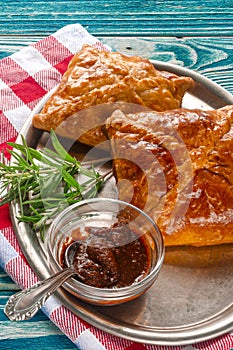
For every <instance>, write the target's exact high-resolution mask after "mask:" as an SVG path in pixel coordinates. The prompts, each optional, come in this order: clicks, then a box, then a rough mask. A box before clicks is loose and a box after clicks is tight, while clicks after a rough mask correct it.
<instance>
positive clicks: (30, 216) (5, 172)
mask: <svg viewBox="0 0 233 350" xmlns="http://www.w3.org/2000/svg"><path fill="white" fill-rule="evenodd" d="M21 138H22V144H18V143H13V142H9V143H8V145H9V146H10V147H12V149H9V150H8V152H9V153H10V155H11V157H12V161H11V163H10V164H7V163H6V162H5V161H4V156H3V154H2V161H1V162H0V198H1V200H0V205H4V204H6V203H10V202H11V201H13V200H15V199H17V200H18V202H19V206H20V214H19V216H18V218H17V219H18V220H19V221H22V222H27V223H30V224H31V225H32V227H33V229H34V230H35V231H36V230H38V231H39V232H40V234H41V237H42V239H43V238H44V232H45V227H46V224H47V223H48V221H49V220H50V219H51V218H52V217H54V216H55V215H57V214H58V213H59V212H60V211H62V210H63V209H64V208H65V207H67V206H68V205H70V204H73V203H75V202H77V201H80V200H82V199H84V198H91V197H95V196H96V195H97V193H98V191H99V190H100V188H101V187H102V185H103V182H104V178H105V175H102V176H101V175H100V174H99V173H98V172H97V171H96V170H95V169H94V167H92V168H91V169H88V168H86V167H83V166H82V165H81V163H80V162H79V161H78V160H77V159H76V158H74V157H72V156H71V155H70V154H69V153H68V152H67V151H66V150H65V149H64V148H63V146H62V145H61V143H60V142H59V140H58V138H57V136H56V134H55V132H54V131H53V130H51V142H52V146H53V148H54V150H52V149H49V148H44V149H42V150H35V149H34V148H31V147H28V146H27V144H26V141H25V139H24V137H23V136H21ZM79 175H82V182H81V183H80V182H79V181H78V176H79Z"/></svg>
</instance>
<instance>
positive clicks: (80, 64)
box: [32, 45, 194, 146]
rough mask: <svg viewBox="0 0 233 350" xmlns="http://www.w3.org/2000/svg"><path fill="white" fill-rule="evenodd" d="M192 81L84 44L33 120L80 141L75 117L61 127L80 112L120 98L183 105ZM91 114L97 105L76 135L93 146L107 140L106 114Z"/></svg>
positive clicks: (159, 107)
mask: <svg viewBox="0 0 233 350" xmlns="http://www.w3.org/2000/svg"><path fill="white" fill-rule="evenodd" d="M193 84H194V82H193V80H192V79H191V78H189V77H178V76H177V75H175V74H172V73H169V72H165V71H159V70H157V69H155V67H154V66H153V64H152V63H150V61H149V60H147V59H144V58H141V57H137V56H131V57H128V56H125V55H123V54H120V53H118V52H107V51H104V50H102V51H101V50H98V49H96V48H94V47H92V46H89V45H84V46H83V48H82V50H81V51H80V52H78V53H77V54H76V55H75V56H74V57H73V58H72V60H71V61H70V64H69V66H68V69H67V71H66V72H65V74H64V76H63V78H62V81H61V83H60V84H59V86H58V87H57V89H56V91H55V92H54V93H53V94H52V96H51V97H50V98H49V99H48V101H47V102H46V104H45V106H44V107H43V109H42V111H41V112H40V113H39V114H37V115H35V116H34V117H33V121H32V122H33V126H34V127H36V128H39V129H42V130H47V131H50V130H51V129H54V130H55V129H56V131H57V132H58V133H59V134H61V135H62V136H67V137H70V138H74V139H77V128H76V127H75V126H74V121H70V122H67V123H64V125H62V122H64V121H65V120H67V119H68V117H70V116H71V115H73V114H74V113H76V112H79V111H81V110H83V109H86V108H88V107H90V106H95V105H99V104H105V103H114V102H119V101H120V102H127V103H133V104H138V105H142V106H146V107H148V108H150V109H153V110H156V111H165V110H168V109H174V108H179V107H180V106H181V102H182V98H183V96H184V94H185V92H186V91H187V90H188V89H189V88H190V87H191V86H192V85H193ZM93 114H95V110H94V109H93V110H92V112H91V113H90V114H89V115H88V114H83V118H82V116H80V120H78V124H79V128H80V129H81V130H83V132H81V135H80V137H78V139H79V141H81V142H83V143H86V144H88V145H91V146H94V145H96V144H98V143H100V142H102V141H103V140H105V136H104V135H103V133H102V130H101V124H102V123H104V121H105V119H106V115H104V116H103V115H102V113H97V115H94V116H93ZM109 115H110V114H109ZM109 115H108V116H109ZM89 117H90V118H92V121H91V122H90V125H95V127H91V130H89ZM78 118H79V117H78ZM73 120H74V119H73ZM76 123H77V120H76ZM59 125H61V126H60V127H59V128H58V129H57V127H58V126H59ZM79 133H80V130H79Z"/></svg>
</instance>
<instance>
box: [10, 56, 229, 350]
mask: <svg viewBox="0 0 233 350" xmlns="http://www.w3.org/2000/svg"><path fill="white" fill-rule="evenodd" d="M153 63H154V65H155V67H156V68H157V69H161V70H167V71H170V72H173V73H175V74H177V75H183V76H190V77H192V78H193V79H194V80H195V82H196V84H195V87H194V88H192V90H191V91H190V92H189V93H188V94H186V96H185V98H184V100H183V107H187V108H201V109H212V108H214V109H215V108H220V107H223V106H225V105H227V104H233V96H232V95H230V94H229V93H228V92H226V91H225V90H224V89H223V88H221V87H220V86H218V85H217V84H215V83H213V82H212V81H210V80H209V79H207V78H205V77H203V76H201V75H200V74H198V73H195V72H193V71H190V70H188V69H185V68H182V67H178V66H174V65H171V64H167V63H162V62H157V61H153ZM50 94H51V93H50ZM50 94H48V95H47V96H46V97H45V98H44V99H43V100H42V101H41V102H40V103H39V104H38V106H37V107H36V108H35V110H34V111H33V112H32V114H31V115H30V116H29V118H28V119H27V121H26V123H25V125H24V127H23V128H22V130H21V133H20V134H22V135H24V137H25V139H26V141H27V144H28V145H29V146H31V147H34V148H38V147H43V145H44V144H43V142H44V141H43V139H46V137H47V136H46V134H47V133H43V132H41V131H40V130H36V129H35V128H33V127H32V125H31V119H32V116H33V114H35V113H38V112H39V111H40V110H41V108H42V106H43V104H44V103H45V101H46V100H47V98H48V97H49V96H50ZM17 142H19V143H20V142H21V139H20V137H18V139H17ZM112 186H114V184H112ZM18 211H19V206H18V203H12V204H11V216H12V221H13V225H14V228H15V232H16V235H17V238H18V241H19V243H20V246H21V249H22V251H23V253H24V255H25V257H26V259H27V260H28V263H29V265H30V266H31V267H32V269H33V270H34V271H35V273H36V274H37V275H38V276H39V278H41V279H44V278H46V277H48V276H49V275H50V271H49V268H48V265H47V260H46V252H45V251H44V247H43V243H42V242H41V241H40V238H39V237H38V236H37V235H35V234H33V233H32V232H31V229H30V227H29V226H28V225H27V224H25V223H18V221H17V219H16V216H17V213H18ZM56 295H57V297H58V298H59V299H60V300H61V302H62V303H64V305H65V306H66V307H68V308H69V309H70V310H71V311H72V312H74V313H75V314H76V315H78V316H79V317H80V318H82V319H83V320H85V321H87V322H89V323H90V324H92V325H94V326H96V327H98V328H100V329H102V330H104V331H106V332H108V333H111V334H113V335H117V336H120V337H123V338H126V339H129V340H133V341H137V342H141V343H148V344H156V345H186V344H192V343H197V342H200V341H204V340H207V339H211V338H214V337H217V336H219V335H222V334H224V333H226V332H229V331H230V330H232V329H233V246H232V245H230V244H229V245H220V246H213V247H202V248H194V247H180V248H175V247H173V248H167V249H166V254H165V262H164V266H163V267H162V270H161V273H160V275H159V278H158V280H157V282H156V283H155V284H154V285H153V286H152V287H151V288H150V289H149V290H148V291H147V292H146V294H145V295H143V296H142V297H140V298H139V299H137V300H134V301H131V302H128V303H126V304H123V305H118V306H111V307H109V306H108V307H105V306H103V307H102V306H93V305H89V304H87V303H84V302H82V301H80V300H79V299H78V298H76V297H75V296H74V295H72V294H70V293H69V292H68V291H67V289H64V288H60V289H59V290H58V292H57V293H56Z"/></svg>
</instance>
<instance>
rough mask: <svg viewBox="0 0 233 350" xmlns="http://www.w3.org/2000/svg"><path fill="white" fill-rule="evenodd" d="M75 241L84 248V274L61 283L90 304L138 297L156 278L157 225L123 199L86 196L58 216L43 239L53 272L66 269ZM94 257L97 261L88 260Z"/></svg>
mask: <svg viewBox="0 0 233 350" xmlns="http://www.w3.org/2000/svg"><path fill="white" fill-rule="evenodd" d="M75 240H78V241H79V242H80V247H81V248H82V249H84V250H85V251H83V250H82V255H81V256H78V257H77V261H78V262H79V265H78V266H79V269H80V271H81V272H80V273H82V276H81V277H79V276H77V277H76V276H75V277H72V278H70V279H69V280H68V281H66V282H65V283H64V284H63V287H64V288H65V289H66V290H67V291H69V292H70V293H72V294H73V295H75V296H76V297H78V298H79V299H81V300H84V301H86V302H89V303H92V304H97V305H115V304H120V303H124V302H127V301H129V300H132V299H135V298H137V297H139V296H140V295H142V294H143V293H145V291H146V290H147V289H148V288H149V287H150V286H151V285H152V284H153V283H154V282H155V280H156V278H157V277H158V274H159V271H160V269H161V267H162V264H163V259H164V244H163V238H162V235H161V232H160V230H159V228H158V226H157V225H156V224H155V223H154V222H153V220H152V219H151V218H150V217H149V216H148V215H147V214H145V213H144V212H143V211H141V210H140V209H138V208H136V207H134V206H132V205H131V204H129V203H126V202H123V201H120V200H116V199H109V198H94V199H88V200H83V201H81V202H78V203H75V204H73V205H71V206H69V207H67V208H66V209H65V210H64V211H63V212H61V213H60V214H59V215H58V216H57V217H56V218H55V219H54V221H53V222H52V224H51V226H50V229H49V231H48V232H47V234H46V237H45V247H46V250H47V252H48V264H49V266H50V269H51V272H52V273H56V272H58V271H60V270H61V269H63V268H65V263H64V252H65V250H66V248H67V246H68V245H69V244H70V243H71V242H73V241H75ZM96 241H97V243H96ZM81 248H80V249H81ZM99 251H100V256H99V255H98V252H99ZM87 252H88V254H89V253H90V252H91V253H90V254H91V256H92V258H90V255H88V256H87ZM80 254H81V253H80ZM93 254H94V258H93ZM95 254H96V255H98V257H96V256H95ZM90 259H94V263H93V261H91V264H89V262H90V261H89V260H90ZM96 259H97V260H96ZM109 259H110V260H109ZM111 259H112V260H111ZM80 261H81V262H80ZM96 261H97V262H96ZM93 264H94V265H93ZM83 266H84V270H83ZM96 269H97V270H98V271H97V272H96ZM102 269H103V270H104V269H105V270H106V271H105V272H103V271H102ZM95 273H97V275H96V276H95ZM103 276H104V277H103ZM100 277H101V278H102V277H103V282H102V280H101V278H100ZM82 278H83V279H82ZM85 278H86V279H85ZM99 281H101V282H99Z"/></svg>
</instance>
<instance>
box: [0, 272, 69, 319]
mask: <svg viewBox="0 0 233 350" xmlns="http://www.w3.org/2000/svg"><path fill="white" fill-rule="evenodd" d="M72 275H74V270H73V269H72V268H67V269H64V270H62V271H59V272H58V273H57V274H55V275H53V276H52V277H49V278H47V279H46V280H44V281H42V282H38V283H37V284H35V285H34V286H32V287H31V288H28V289H24V290H22V291H20V292H18V293H16V294H14V295H12V296H11V297H10V298H9V300H8V302H7V304H6V306H5V309H4V312H5V314H6V315H7V317H8V318H9V319H10V320H11V321H23V320H28V319H30V318H32V317H33V316H34V315H35V314H36V313H37V311H39V310H40V308H41V307H42V306H43V305H44V303H45V302H46V300H47V299H48V297H49V296H50V295H51V294H52V293H54V292H55V291H56V290H57V289H58V288H59V287H60V286H61V285H62V284H63V283H64V282H65V281H66V280H67V279H68V278H70V277H71V276H72Z"/></svg>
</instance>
